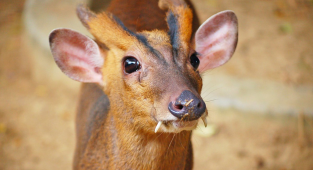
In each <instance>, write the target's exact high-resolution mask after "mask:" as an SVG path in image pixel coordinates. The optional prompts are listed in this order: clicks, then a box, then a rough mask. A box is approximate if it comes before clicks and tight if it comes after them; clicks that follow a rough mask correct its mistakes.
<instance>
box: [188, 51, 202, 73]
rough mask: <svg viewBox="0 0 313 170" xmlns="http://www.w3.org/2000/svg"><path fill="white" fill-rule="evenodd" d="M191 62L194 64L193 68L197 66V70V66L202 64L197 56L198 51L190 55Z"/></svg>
mask: <svg viewBox="0 0 313 170" xmlns="http://www.w3.org/2000/svg"><path fill="white" fill-rule="evenodd" d="M190 64H191V65H192V66H193V68H195V70H197V68H198V67H199V64H200V60H199V58H198V57H197V53H196V52H195V53H193V54H191V56H190Z"/></svg>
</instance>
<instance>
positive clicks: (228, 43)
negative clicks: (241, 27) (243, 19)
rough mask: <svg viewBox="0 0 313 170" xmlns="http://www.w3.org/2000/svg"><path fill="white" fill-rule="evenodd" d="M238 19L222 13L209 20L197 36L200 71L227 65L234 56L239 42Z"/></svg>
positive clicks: (227, 12)
mask: <svg viewBox="0 0 313 170" xmlns="http://www.w3.org/2000/svg"><path fill="white" fill-rule="evenodd" d="M237 25H238V23H237V17H236V15H235V13H234V12H232V11H222V12H220V13H217V14H215V15H213V16H212V17H210V18H209V19H207V20H206V21H205V22H204V23H203V24H202V25H201V26H200V27H199V29H198V30H197V32H196V34H195V43H196V51H197V52H198V53H199V54H200V55H199V59H200V66H199V71H200V73H201V72H204V71H206V70H208V69H212V68H215V67H218V66H221V65H223V64H225V63H226V62H227V61H228V60H229V59H230V58H231V57H232V55H233V53H234V51H235V49H236V46H237V41H238V26H237Z"/></svg>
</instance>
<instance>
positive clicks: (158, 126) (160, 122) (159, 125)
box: [154, 121, 162, 133]
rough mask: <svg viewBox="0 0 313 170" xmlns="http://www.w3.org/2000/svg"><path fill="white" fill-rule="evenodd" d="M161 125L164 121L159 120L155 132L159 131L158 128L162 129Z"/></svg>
mask: <svg viewBox="0 0 313 170" xmlns="http://www.w3.org/2000/svg"><path fill="white" fill-rule="evenodd" d="M161 125H162V121H159V123H158V124H157V126H156V127H155V130H154V133H157V132H158V130H159V129H160V127H161Z"/></svg>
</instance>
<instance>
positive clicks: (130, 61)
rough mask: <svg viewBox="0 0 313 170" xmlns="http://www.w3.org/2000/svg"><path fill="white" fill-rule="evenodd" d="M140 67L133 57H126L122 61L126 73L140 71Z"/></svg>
mask: <svg viewBox="0 0 313 170" xmlns="http://www.w3.org/2000/svg"><path fill="white" fill-rule="evenodd" d="M140 68H141V65H140V63H139V61H138V60H137V59H136V58H135V57H127V58H126V59H125V60H124V70H125V72H126V73H128V74H130V73H133V72H135V71H138V70H140Z"/></svg>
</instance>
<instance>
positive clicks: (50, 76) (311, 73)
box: [0, 0, 313, 170]
mask: <svg viewBox="0 0 313 170" xmlns="http://www.w3.org/2000/svg"><path fill="white" fill-rule="evenodd" d="M81 2H82V3H86V4H89V5H90V7H91V8H92V9H93V10H95V11H100V10H101V9H104V8H105V6H106V4H107V1H101V0H14V1H12V0H0V37H1V38H0V169H1V170H15V169H25V170H27V169H32V170H43V169H44V170H50V169H51V170H52V169H71V164H72V158H73V152H74V146H75V134H74V131H75V129H74V118H75V108H76V101H77V97H78V91H79V83H77V82H74V81H72V80H70V79H69V78H67V77H66V76H64V75H63V74H62V73H61V72H60V71H59V69H58V68H57V66H56V64H55V63H54V61H53V59H52V55H51V53H50V49H49V44H48V35H49V33H50V32H51V30H53V29H55V28H59V27H66V28H72V29H74V30H77V31H79V32H81V33H83V34H86V35H89V36H90V34H88V32H87V31H86V30H85V28H83V26H82V25H81V24H80V23H79V21H78V19H77V17H76V14H75V7H76V5H77V4H78V3H81ZM192 2H193V3H194V5H195V7H196V10H197V12H198V15H199V17H200V20H201V22H203V21H205V20H206V19H207V18H208V17H210V16H211V15H213V14H215V13H217V12H219V11H222V10H226V9H229V10H233V11H234V12H235V13H236V14H237V16H238V20H239V42H238V46H237V50H236V52H235V54H234V56H233V58H232V59H231V60H230V62H228V63H227V64H226V65H225V66H223V67H221V68H218V69H214V70H211V71H208V72H207V73H205V74H204V75H203V77H204V89H203V93H202V96H203V98H204V99H205V100H206V102H207V105H208V108H209V119H208V121H209V126H208V127H207V128H204V127H203V126H199V127H198V128H197V130H195V132H194V135H193V139H192V140H193V145H194V149H195V151H194V156H195V168H194V169H196V170H202V169H212V170H227V169H232V170H243V169H244V170H246V169H247V170H250V169H257V170H312V169H313V145H312V144H313V119H312V116H313V1H312V0H232V1H229V0H192Z"/></svg>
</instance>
